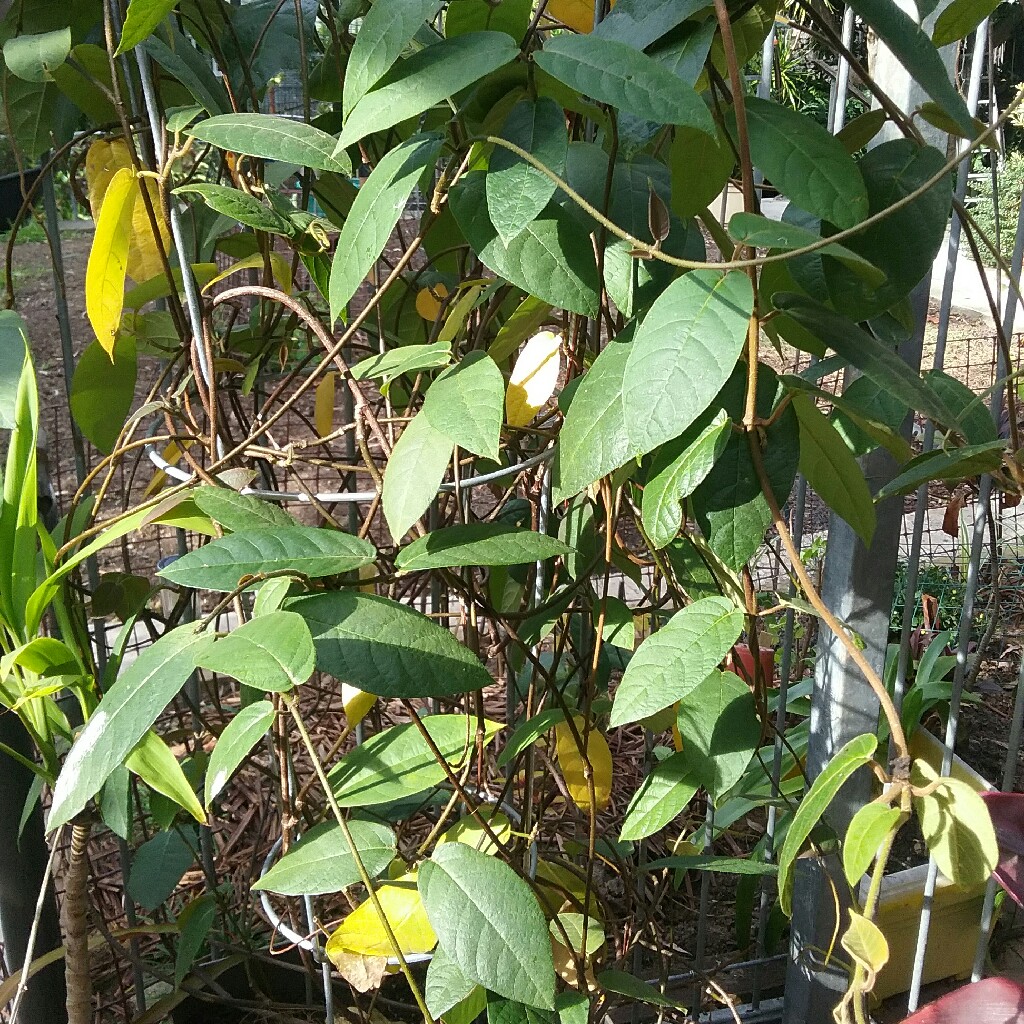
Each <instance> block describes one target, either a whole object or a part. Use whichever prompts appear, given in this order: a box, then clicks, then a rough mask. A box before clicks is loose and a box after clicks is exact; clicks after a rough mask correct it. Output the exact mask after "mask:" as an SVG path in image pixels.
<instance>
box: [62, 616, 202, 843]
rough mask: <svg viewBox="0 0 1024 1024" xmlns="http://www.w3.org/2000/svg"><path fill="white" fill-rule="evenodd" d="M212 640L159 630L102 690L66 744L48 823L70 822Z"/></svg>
mask: <svg viewBox="0 0 1024 1024" xmlns="http://www.w3.org/2000/svg"><path fill="white" fill-rule="evenodd" d="M212 643H213V637H212V636H211V635H209V634H200V633H195V632H193V631H192V629H191V628H190V627H182V628H180V629H175V630H173V631H171V632H170V633H166V634H164V635H163V636H162V637H160V639H159V640H157V641H156V642H155V643H154V644H153V645H152V646H151V647H147V648H146V649H145V650H144V651H143V652H142V653H141V654H140V655H139V656H138V658H136V659H135V661H133V662H132V663H131V664H130V665H129V666H128V667H127V668H126V669H124V671H122V672H121V674H120V676H119V677H118V679H117V682H115V683H114V685H113V686H111V687H110V689H109V690H107V692H106V693H105V694H104V695H103V699H102V700H101V701H100V703H99V706H98V707H97V708H96V710H95V711H94V712H93V713H92V716H91V717H90V718H89V721H88V722H87V723H86V725H85V728H84V729H83V730H82V732H81V734H80V735H79V737H78V739H77V740H76V741H75V743H74V744H73V745H72V747H71V752H70V753H69V754H68V756H67V759H66V760H65V762H64V767H63V769H62V770H61V773H60V777H59V778H58V779H57V785H56V788H55V789H54V791H53V804H52V806H51V808H50V817H49V829H50V831H52V830H53V829H55V828H57V827H58V826H59V825H63V824H65V823H66V822H69V821H70V820H71V819H72V818H73V817H75V815H76V814H78V813H79V812H80V811H81V810H82V809H83V808H84V807H85V805H86V803H88V801H89V798H90V797H91V796H92V795H93V794H94V793H96V792H98V791H99V788H100V787H101V786H102V785H103V783H104V782H106V781H107V779H108V778H109V777H110V773H111V772H112V771H113V770H114V769H115V768H117V767H118V765H121V764H123V763H124V761H125V759H126V758H127V757H128V755H129V753H130V752H131V750H132V748H133V747H134V746H135V745H136V744H137V743H138V742H139V740H141V739H142V737H143V736H144V735H145V734H146V732H147V731H148V730H149V728H150V726H152V724H153V723H154V722H155V721H156V720H157V717H158V716H159V715H160V714H161V712H162V711H163V710H164V708H166V707H167V705H168V704H170V702H171V701H172V700H173V699H174V697H175V696H176V695H177V693H178V691H179V690H180V689H181V688H182V686H184V685H185V680H186V679H188V677H189V676H190V675H191V674H192V672H193V671H194V670H195V667H196V658H197V657H199V656H200V655H201V654H202V653H203V651H204V650H205V649H206V648H207V647H208V646H209V645H210V644H212Z"/></svg>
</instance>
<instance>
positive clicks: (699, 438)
mask: <svg viewBox="0 0 1024 1024" xmlns="http://www.w3.org/2000/svg"><path fill="white" fill-rule="evenodd" d="M731 426H732V424H731V422H730V420H729V417H728V416H727V415H726V414H725V411H724V410H723V409H719V410H718V411H717V412H715V414H714V416H708V415H704V416H702V417H700V419H698V420H697V422H696V423H693V424H691V425H690V427H689V428H688V429H687V430H686V431H684V432H683V434H682V436H681V437H678V438H676V439H675V440H674V441H670V442H669V443H668V444H665V445H663V446H662V447H661V448H659V449H658V451H657V452H655V454H654V460H653V462H652V464H651V469H650V473H649V474H648V477H647V483H646V485H645V486H644V493H643V499H642V504H641V518H642V520H643V524H644V529H645V530H646V531H647V535H648V537H650V539H651V542H652V543H653V544H654V546H655V547H656V548H663V547H665V546H666V545H667V544H670V543H671V542H672V540H673V539H674V538H675V536H676V534H678V533H679V528H680V525H681V523H682V518H683V508H682V503H683V501H684V499H686V498H688V497H689V496H690V495H691V494H692V493H693V492H694V490H695V489H696V488H697V487H698V486H699V485H700V483H701V481H703V480H704V479H705V478H706V477H707V475H708V473H710V472H711V470H712V468H713V467H714V465H715V460H716V459H717V458H718V456H719V455H721V454H722V450H723V449H724V447H725V443H726V441H728V439H729V431H730V429H731Z"/></svg>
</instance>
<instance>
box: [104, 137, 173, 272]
mask: <svg viewBox="0 0 1024 1024" xmlns="http://www.w3.org/2000/svg"><path fill="white" fill-rule="evenodd" d="M131 166H132V161H131V156H130V154H129V152H128V146H127V145H126V144H125V141H124V139H114V140H113V141H108V140H106V139H101V140H99V141H98V142H94V143H93V144H92V145H91V146H90V147H89V151H88V153H86V156H85V179H86V185H87V186H88V189H89V206H90V207H91V209H92V215H93V218H94V219H96V221H97V222H98V221H99V217H100V213H101V211H102V208H103V202H104V199H105V198H106V193H107V189H108V188H109V187H110V182H111V181H112V180H113V177H114V175H115V174H116V173H117V172H118V171H119V170H122V169H123V168H131ZM143 187H144V188H145V189H146V194H147V195H148V196H149V199H150V202H151V203H152V206H153V212H154V214H155V215H156V220H157V227H158V231H159V234H160V240H161V243H162V246H163V249H164V252H166V251H167V249H168V245H169V242H170V232H169V231H168V228H167V221H166V218H165V217H164V213H163V207H162V206H161V205H160V195H159V192H158V190H157V187H156V183H155V182H153V181H149V180H147V181H145V182H144V184H143ZM126 266H127V271H126V272H127V275H128V277H130V278H131V279H132V280H133V281H148V280H150V279H151V278H153V277H156V276H157V275H158V274H161V275H162V274H163V272H164V269H163V263H162V262H161V260H160V253H159V250H158V249H157V244H156V241H155V239H154V237H153V223H152V221H151V220H150V219H149V214H148V212H147V211H146V204H145V201H144V200H143V198H142V190H141V188H140V189H138V191H137V193H136V196H135V201H134V205H133V207H132V229H131V237H130V239H129V243H128V259H127V264H126Z"/></svg>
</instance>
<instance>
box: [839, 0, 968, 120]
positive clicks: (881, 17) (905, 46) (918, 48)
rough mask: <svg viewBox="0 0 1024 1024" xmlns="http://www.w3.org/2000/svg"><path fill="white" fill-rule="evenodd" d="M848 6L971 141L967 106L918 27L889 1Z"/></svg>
mask: <svg viewBox="0 0 1024 1024" xmlns="http://www.w3.org/2000/svg"><path fill="white" fill-rule="evenodd" d="M850 6H851V7H852V8H853V9H854V10H855V11H856V12H857V13H858V14H859V15H860V16H861V18H863V19H864V21H866V22H867V23H868V25H870V26H871V27H872V28H873V29H874V30H875V32H877V33H878V37H879V38H880V39H881V40H882V42H883V43H885V45H886V46H888V47H889V49H890V50H892V52H893V54H894V55H895V56H896V59H897V60H898V61H899V62H900V64H902V65H903V67H904V68H905V69H906V70H907V72H908V73H909V74H910V76H911V77H912V78H913V79H914V80H915V81H916V82H917V83H918V84H919V85H920V86H921V87H922V88H923V89H924V91H925V92H926V93H928V95H929V96H931V98H932V99H933V100H935V102H936V103H937V104H938V105H939V106H940V107H942V108H943V109H944V110H945V111H946V113H947V114H949V115H950V116H951V117H952V118H953V119H954V120H955V121H956V122H957V123H958V124H959V125H960V127H961V128H963V130H964V131H965V132H967V133H968V135H967V138H974V126H973V125H972V123H971V115H970V113H969V112H968V110H967V104H966V103H964V100H963V97H962V96H961V95H960V93H959V92H958V91H957V89H956V86H954V85H953V83H952V82H951V81H950V79H949V72H948V71H947V70H946V65H945V64H944V63H943V60H942V57H941V56H940V55H939V52H938V50H936V49H935V46H934V45H933V44H932V41H931V40H930V39H929V38H928V36H927V35H926V34H925V32H924V30H923V29H922V28H921V27H920V25H918V24H917V22H915V21H914V19H913V18H911V17H910V15H909V14H907V13H906V11H904V10H903V9H902V8H900V7H899V6H897V5H896V4H894V3H892V2H891V0H855V2H854V3H852V4H850Z"/></svg>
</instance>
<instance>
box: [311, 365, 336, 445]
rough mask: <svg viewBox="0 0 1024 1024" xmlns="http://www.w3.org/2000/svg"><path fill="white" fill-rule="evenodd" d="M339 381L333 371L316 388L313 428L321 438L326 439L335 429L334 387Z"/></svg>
mask: <svg viewBox="0 0 1024 1024" xmlns="http://www.w3.org/2000/svg"><path fill="white" fill-rule="evenodd" d="M337 379H338V375H337V373H335V372H334V371H333V370H332V371H331V372H330V373H327V374H325V375H324V377H323V379H322V380H321V381H320V383H319V384H317V386H316V400H315V402H314V403H313V426H315V427H316V432H317V433H318V434H319V435H320V436H321V437H326V436H327V435H328V434H329V433H330V432H331V431H332V430H333V429H334V390H335V388H334V385H335V382H336V381H337Z"/></svg>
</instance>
